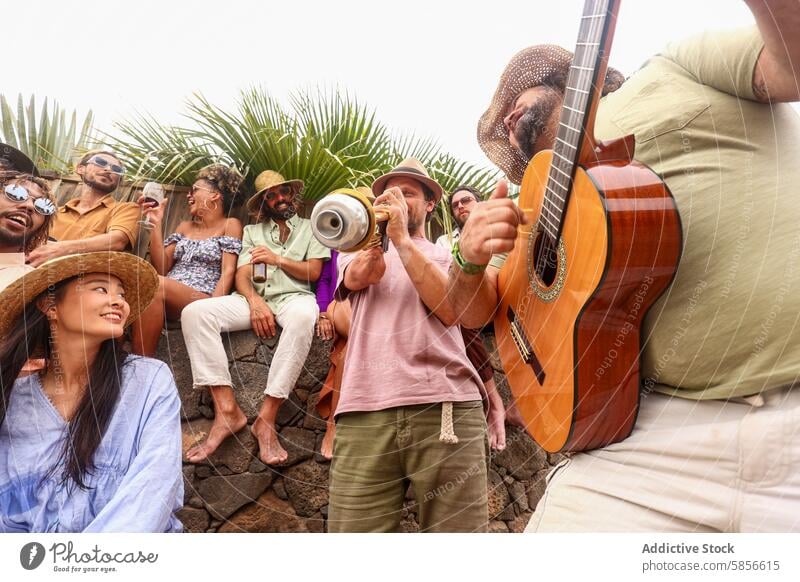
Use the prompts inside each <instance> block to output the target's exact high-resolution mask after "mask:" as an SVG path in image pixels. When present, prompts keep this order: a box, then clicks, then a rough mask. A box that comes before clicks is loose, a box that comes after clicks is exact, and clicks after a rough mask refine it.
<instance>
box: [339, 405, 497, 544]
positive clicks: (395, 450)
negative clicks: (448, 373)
mask: <svg viewBox="0 0 800 582" xmlns="http://www.w3.org/2000/svg"><path fill="white" fill-rule="evenodd" d="M441 417H442V405H441V404H423V405H416V406H402V407H399V408H390V409H388V410H380V411H377V412H349V413H344V414H341V415H340V416H339V417H338V419H337V422H336V439H335V441H334V447H333V464H332V465H331V483H330V505H329V510H328V531H330V532H394V531H397V530H398V527H399V525H400V519H401V512H402V509H403V500H404V498H405V493H406V488H407V486H408V484H409V482H410V483H411V484H413V487H414V494H415V496H416V501H417V506H418V512H417V517H418V519H419V525H420V531H427V532H485V531H486V529H487V523H488V519H489V518H488V505H487V503H488V501H487V477H486V474H487V466H486V463H487V438H486V434H487V433H486V420H485V418H484V414H483V406H482V405H481V402H480V401H471V402H456V403H454V404H453V427H454V430H455V434H456V436H457V437H458V443H456V444H448V443H443V442H441V441H440V440H439V432H440V429H441Z"/></svg>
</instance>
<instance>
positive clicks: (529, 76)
mask: <svg viewBox="0 0 800 582" xmlns="http://www.w3.org/2000/svg"><path fill="white" fill-rule="evenodd" d="M747 4H748V6H749V7H750V9H751V11H752V12H753V15H754V16H755V20H756V25H757V26H756V27H753V28H751V29H748V30H744V31H738V32H736V33H706V34H703V35H700V36H699V37H696V38H693V39H689V40H687V41H682V42H678V43H674V44H672V45H670V46H669V47H667V49H666V50H665V51H664V52H662V53H660V54H658V55H656V56H654V57H652V58H651V59H650V60H649V61H648V62H647V63H646V64H645V65H644V66H643V67H642V68H641V69H640V70H639V71H637V72H636V73H634V74H633V75H632V76H631V77H630V78H629V79H627V80H625V82H624V83H622V85H621V87H619V88H617V89H616V90H615V91H613V92H611V93H609V94H608V95H607V96H605V97H604V98H603V99H602V100H601V101H600V104H599V106H598V110H597V118H596V126H595V135H596V137H597V138H598V139H600V140H605V139H611V138H615V137H621V136H624V135H628V134H633V135H634V136H635V138H636V151H635V158H636V159H637V160H638V161H640V162H642V163H644V164H646V165H648V166H650V167H651V168H652V169H653V170H654V171H655V172H657V173H658V174H659V175H660V176H661V177H662V178H663V179H664V180H665V181H666V183H667V185H668V187H669V189H670V191H671V192H672V194H673V195H674V197H675V200H676V203H677V205H678V209H679V211H680V213H681V218H682V223H683V236H684V249H683V255H682V259H681V263H680V266H679V269H678V272H677V274H676V277H675V280H674V282H673V284H672V286H671V287H670V288H669V289H668V291H667V292H666V293H665V294H664V295H663V296H662V297H661V298H660V299H659V301H658V302H657V303H656V304H655V305H654V306H653V308H652V309H651V310H650V312H649V314H648V317H647V319H646V320H645V323H644V327H643V333H642V337H643V351H642V355H641V362H642V377H643V391H642V394H643V397H642V402H641V406H640V412H639V416H638V420H637V424H636V427H635V428H634V431H633V433H632V435H631V436H630V437H629V438H628V439H627V440H625V441H623V442H621V443H617V444H614V445H610V446H607V447H604V448H603V449H600V450H596V451H591V452H586V453H579V454H577V455H575V456H573V457H572V458H571V459H570V460H568V461H566V462H565V464H564V466H562V467H559V468H558V469H557V470H556V473H555V474H554V475H553V476H552V477H551V479H550V481H549V486H548V489H547V492H546V493H545V496H544V497H543V498H542V500H541V501H540V502H539V505H538V506H537V509H536V513H535V514H534V518H533V519H532V521H531V524H530V526H529V528H530V529H533V530H537V531H565V530H570V529H572V530H583V531H586V530H598V529H602V530H604V531H607V530H616V529H619V530H625V531H632V530H648V531H652V530H663V531H678V530H679V531H729V530H734V531H790V530H795V529H800V521H798V520H800V518H798V516H799V515H800V501H798V500H800V445H798V443H797V440H798V439H796V438H794V435H795V433H796V431H797V429H798V419H800V390H797V389H796V386H797V380H798V374H799V373H800V363H799V362H800V325H798V321H797V317H798V315H797V314H798V313H800V293H798V287H800V235H799V234H798V229H797V224H798V220H799V219H800V210H799V209H800V205H798V203H797V191H796V188H797V186H796V185H797V183H798V181H800V164H798V159H800V118H798V115H797V113H796V112H795V111H794V110H793V109H792V108H791V106H789V105H786V104H785V103H783V102H788V101H797V100H798V98H800V94H799V93H798V84H797V81H796V79H798V78H800V70H799V69H798V68H797V67H798V65H797V63H800V37H798V36H797V35H796V34H795V32H796V31H797V30H798V29H800V28H798V27H800V5H798V4H797V2H794V1H788V0H777V1H774V2H770V3H767V2H764V1H763V0H748V2H747ZM562 51H563V49H560V48H558V47H542V46H539V47H532V48H530V49H526V50H524V51H522V52H521V53H519V54H518V55H517V56H515V57H514V59H512V62H511V63H510V64H509V66H508V67H507V69H506V71H505V72H504V73H503V77H502V80H501V83H500V86H499V87H498V90H497V93H496V94H495V98H494V101H493V102H492V105H491V107H490V109H489V110H488V111H487V112H486V113H485V114H484V116H483V117H482V118H481V120H480V123H479V127H478V138H479V142H480V144H481V147H482V148H483V149H484V151H485V152H486V153H487V155H488V156H489V157H490V158H491V159H492V160H493V161H494V162H495V163H497V164H498V165H499V166H500V167H501V168H502V169H503V170H504V171H505V172H506V174H507V175H508V176H509V177H510V178H511V179H512V180H513V181H514V182H517V183H519V181H520V180H521V178H522V173H523V172H524V169H525V166H526V164H527V161H528V159H529V158H530V157H532V156H533V155H535V154H536V153H537V152H539V151H542V150H544V149H551V148H552V147H553V142H554V136H555V135H556V133H557V132H556V131H555V130H556V128H557V124H558V122H559V114H560V111H561V106H562V103H563V99H564V80H565V79H566V71H565V70H564V65H565V64H566V66H567V67H568V66H569V64H570V61H571V55H570V57H569V58H566V59H565V58H564V57H563V52H566V51H563V52H562ZM607 81H608V79H607ZM505 190H506V188H505V185H504V184H503V185H501V186H500V187H499V188H498V190H497V191H496V192H495V194H494V195H493V196H492V199H491V200H489V201H487V202H485V203H482V204H479V205H478V207H477V208H476V209H475V210H474V211H473V212H472V214H471V215H470V218H469V221H468V222H467V224H466V225H465V227H464V229H463V230H462V233H461V239H460V241H459V246H460V253H461V255H462V257H463V261H465V262H467V263H473V264H474V265H487V264H488V267H487V268H486V270H485V271H484V272H477V273H476V272H475V271H476V269H467V270H462V269H455V270H452V271H451V277H450V287H451V289H452V290H453V291H454V292H452V293H451V294H450V300H451V302H453V303H454V305H455V308H456V311H457V312H459V313H461V319H462V323H464V324H466V325H468V326H472V327H475V326H478V325H483V324H484V323H486V321H487V320H489V319H491V317H492V316H493V315H494V310H495V308H496V306H497V303H498V300H497V297H498V289H497V274H498V272H499V268H500V267H501V266H502V264H503V260H502V257H500V256H494V258H493V257H492V255H498V254H501V253H504V252H507V251H509V250H511V249H512V248H513V246H514V241H515V238H516V230H517V229H516V227H517V226H518V225H519V224H520V222H521V221H522V220H523V217H522V214H521V212H520V210H519V209H518V208H517V207H516V206H515V205H514V204H513V203H512V202H511V201H510V200H508V199H507V198H506V197H505ZM567 212H569V210H567ZM468 266H469V265H468ZM470 271H471V272H470ZM456 291H457V292H456ZM793 387H794V388H795V389H793Z"/></svg>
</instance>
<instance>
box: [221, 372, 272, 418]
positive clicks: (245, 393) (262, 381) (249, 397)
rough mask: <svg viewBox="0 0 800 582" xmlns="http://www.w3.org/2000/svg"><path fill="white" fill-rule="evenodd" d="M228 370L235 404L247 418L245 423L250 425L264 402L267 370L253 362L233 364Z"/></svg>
mask: <svg viewBox="0 0 800 582" xmlns="http://www.w3.org/2000/svg"><path fill="white" fill-rule="evenodd" d="M230 370H231V380H232V381H233V385H234V392H235V393H236V402H238V403H239V406H240V407H241V409H242V412H244V414H245V416H247V422H250V423H252V422H253V421H254V420H255V418H256V416H258V410H259V409H260V408H261V403H262V402H263V401H264V389H265V388H266V387H267V371H268V369H267V367H266V366H262V365H261V364H256V363H253V362H233V364H231V367H230Z"/></svg>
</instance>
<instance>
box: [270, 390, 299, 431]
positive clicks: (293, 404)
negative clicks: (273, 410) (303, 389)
mask: <svg viewBox="0 0 800 582" xmlns="http://www.w3.org/2000/svg"><path fill="white" fill-rule="evenodd" d="M305 409H306V405H305V403H303V402H302V401H301V400H300V397H299V396H298V395H297V392H296V391H294V390H293V391H292V393H291V394H289V398H287V399H286V400H285V401H284V402H283V404H281V407H280V408H279V409H278V416H277V417H275V424H277V425H278V426H279V427H280V426H294V425H297V424H300V423H301V422H302V421H303V415H304V414H305Z"/></svg>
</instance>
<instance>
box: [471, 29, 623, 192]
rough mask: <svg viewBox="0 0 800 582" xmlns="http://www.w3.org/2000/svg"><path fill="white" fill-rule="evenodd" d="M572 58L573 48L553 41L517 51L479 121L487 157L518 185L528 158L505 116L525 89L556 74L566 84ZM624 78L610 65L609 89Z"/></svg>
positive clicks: (480, 140)
mask: <svg viewBox="0 0 800 582" xmlns="http://www.w3.org/2000/svg"><path fill="white" fill-rule="evenodd" d="M572 57H573V54H572V53H571V52H570V51H568V50H566V49H564V48H561V47H560V46H556V45H551V44H540V45H536V46H531V47H528V48H526V49H523V50H521V51H520V52H518V53H517V54H515V55H514V56H513V57H512V58H511V61H510V62H509V63H508V65H507V66H506V68H505V70H504V71H503V74H502V75H500V82H499V83H498V84H497V90H496V91H495V93H494V97H492V102H491V103H490V105H489V108H488V109H487V110H486V112H485V113H484V114H483V115H482V116H481V118H480V120H479V121H478V144H479V145H480V146H481V149H482V150H483V151H484V153H485V154H486V155H487V156H488V158H489V159H490V160H492V162H494V163H495V164H496V165H497V166H498V167H499V168H500V169H501V170H503V172H505V174H506V176H508V178H509V179H510V180H511V181H512V182H514V183H515V184H520V183H521V182H522V176H523V174H524V173H525V168H527V166H528V161H529V160H528V158H527V157H526V156H525V154H523V153H522V152H520V151H519V150H518V149H517V148H515V147H514V146H512V145H511V144H510V143H509V141H508V131H507V130H506V127H505V125H504V124H503V118H504V117H505V116H506V114H507V112H508V109H509V106H510V105H511V104H512V103H513V102H514V100H515V99H516V98H517V96H518V95H519V94H520V93H522V92H523V91H526V90H528V89H530V88H532V87H538V86H540V85H543V84H545V82H547V83H548V84H549V83H551V82H553V80H554V78H556V77H560V78H561V79H562V80H563V82H564V83H565V82H566V78H567V75H568V73H569V67H570V65H571V64H572ZM611 81H613V82H611ZM623 81H624V77H623V75H622V73H620V72H619V71H617V70H616V69H612V68H611V67H608V71H607V73H606V91H613V90H614V89H616V88H617V87H618V86H619V85H621V84H622V82H623Z"/></svg>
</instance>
